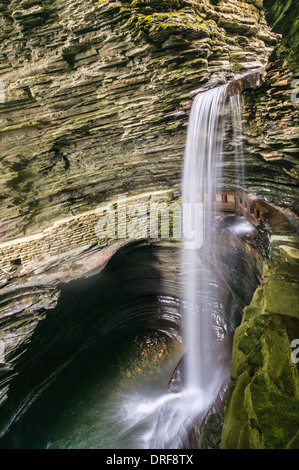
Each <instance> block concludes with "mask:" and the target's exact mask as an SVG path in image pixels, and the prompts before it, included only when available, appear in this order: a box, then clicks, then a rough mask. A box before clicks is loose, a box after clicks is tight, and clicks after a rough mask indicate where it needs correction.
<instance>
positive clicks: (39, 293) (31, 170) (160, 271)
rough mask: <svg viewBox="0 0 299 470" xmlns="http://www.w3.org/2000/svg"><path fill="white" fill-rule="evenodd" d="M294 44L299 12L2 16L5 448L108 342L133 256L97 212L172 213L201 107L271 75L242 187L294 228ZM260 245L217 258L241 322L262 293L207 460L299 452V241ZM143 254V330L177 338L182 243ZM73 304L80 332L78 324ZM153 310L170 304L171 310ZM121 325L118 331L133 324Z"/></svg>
mask: <svg viewBox="0 0 299 470" xmlns="http://www.w3.org/2000/svg"><path fill="white" fill-rule="evenodd" d="M298 28H299V23H298V2H297V0H288V1H283V0H264V2H259V1H249V0H248V1H241V0H230V1H228V0H220V1H218V0H160V1H155V0H132V1H129V0H128V1H112V0H107V1H101V0H100V1H95V0H84V1H82V0H80V1H77V0H59V1H58V0H54V1H52V0H51V1H50V0H44V1H40V0H35V1H31V0H2V1H1V3H0V80H1V84H2V83H3V88H4V94H3V97H2V96H1V95H0V158H1V175H0V186H1V196H0V198H1V220H0V256H1V259H0V296H1V297H0V344H1V345H4V348H3V351H4V358H5V361H4V362H3V363H0V436H1V435H3V434H4V433H5V432H6V431H7V430H8V429H9V428H10V426H11V425H13V423H14V422H16V421H17V420H18V419H19V418H20V417H21V415H22V413H24V412H25V411H26V409H27V408H28V406H29V405H30V403H31V402H32V401H33V400H34V399H35V398H36V396H37V395H38V394H39V393H40V391H41V390H42V389H43V388H44V387H46V386H47V385H48V384H49V383H50V382H51V381H52V380H53V379H55V377H56V376H57V375H58V374H59V372H60V371H61V370H62V369H63V368H64V367H66V365H67V364H69V363H70V362H71V361H72V360H74V359H75V358H76V356H77V354H78V353H79V352H80V350H82V349H83V350H84V348H86V347H87V346H86V345H87V344H90V343H92V341H96V336H97V334H99V335H101V334H102V333H101V332H102V330H103V331H104V330H105V327H104V326H103V322H102V320H101V318H98V316H97V315H99V316H100V317H101V315H102V316H103V318H104V319H105V315H104V312H105V311H106V304H105V303H107V305H108V304H109V298H108V297H109V296H108V295H107V296H106V295H104V297H103V298H101V286H102V288H103V289H104V288H106V286H107V285H108V286H109V289H110V288H111V289H112V287H111V285H112V284H113V282H112V280H113V279H114V274H115V272H117V270H118V264H117V263H118V262H119V263H122V262H124V263H125V261H124V260H126V258H125V257H124V258H123V257H122V253H123V252H124V253H128V254H129V255H130V256H131V253H133V254H132V256H134V253H135V251H134V250H135V245H133V248H132V245H131V244H130V242H131V241H132V240H128V239H126V238H122V239H116V238H115V239H107V238H105V239H100V240H99V239H98V237H97V235H96V233H95V226H96V223H97V221H98V219H99V216H98V214H97V212H96V211H95V209H96V207H97V206H98V204H100V203H103V202H107V201H109V202H111V203H112V204H114V205H115V204H116V201H117V198H118V195H126V197H127V200H128V202H134V201H139V202H142V203H144V204H146V205H149V204H150V203H151V202H166V203H168V204H169V203H172V202H176V201H180V189H181V174H182V164H183V157H184V147H185V141H186V131H187V125H188V117H189V111H190V108H191V105H192V100H193V98H194V97H195V96H196V94H197V93H199V92H201V91H205V90H207V89H209V88H211V87H215V86H217V85H220V84H223V83H226V82H228V81H230V80H233V79H236V78H239V77H240V76H243V75H244V74H246V73H248V72H250V71H254V70H256V69H259V68H260V67H262V66H265V67H266V72H265V74H264V75H263V80H262V83H261V85H260V86H259V87H257V88H255V89H254V90H252V89H250V90H245V91H244V93H243V95H244V106H243V127H244V135H243V138H244V158H245V180H244V187H245V188H246V190H247V191H249V192H251V193H254V194H256V195H257V196H258V197H259V198H260V199H263V200H264V201H266V202H267V203H269V204H271V205H272V206H273V207H275V208H278V209H279V210H283V211H284V214H285V215H286V216H287V217H288V218H289V220H290V222H291V223H292V224H293V226H296V225H297V224H298V215H299V214H298V211H299V209H298V208H299V205H298V181H299V170H298V154H299V142H298V140H299V134H298V106H299V94H298V95H297V94H296V87H297V88H298V84H299V69H298ZM297 80H298V82H297ZM1 89H2V88H1ZM0 91H1V90H0ZM297 96H298V97H297ZM2 98H3V99H2ZM231 147H232V148H230V146H229V145H227V146H226V147H225V149H224V162H223V174H224V184H225V186H226V188H227V189H228V190H234V189H235V187H234V185H235V183H234V171H235V163H234V148H233V146H231ZM133 215H134V214H132V217H133ZM259 236H260V238H261V239H263V240H262V242H261V243H258V244H255V243H254V242H252V241H250V240H247V241H246V240H239V242H238V241H237V242H236V241H234V240H230V239H225V243H226V246H223V247H221V253H222V254H221V260H220V262H221V272H222V274H223V278H224V281H225V283H226V284H227V285H228V286H229V289H230V292H231V293H232V295H233V296H234V299H235V300H236V302H237V304H238V308H239V310H240V311H241V310H242V309H243V307H244V306H245V305H248V304H249V303H250V301H251V298H252V295H253V292H254V290H255V289H256V288H257V291H256V292H255V294H254V296H253V299H252V302H251V304H250V306H247V307H245V310H244V316H243V320H242V323H241V325H240V326H239V328H238V329H237V330H236V334H235V339H234V346H233V359H232V380H231V385H230V389H229V393H228V401H227V405H226V409H225V414H224V425H223V432H222V437H221V438H220V434H221V426H222V423H223V419H222V416H220V417H219V416H217V415H216V416H214V417H212V418H210V420H211V421H210V427H211V428H212V429H213V428H214V427H217V426H216V425H215V423H218V422H220V423H221V426H220V430H219V429H218V435H216V437H215V436H214V438H211V439H209V436H208V437H207V438H206V437H204V438H203V437H202V438H201V441H200V446H201V447H205V446H206V447H209V446H210V442H214V444H213V446H214V447H217V446H221V447H222V448H281V447H288V448H292V447H293V448H296V447H299V443H298V434H296V433H297V430H298V427H299V410H298V398H299V381H298V368H297V365H296V364H294V363H292V362H291V360H290V355H291V352H292V350H291V346H290V342H291V341H292V340H293V339H296V338H299V326H298V322H299V318H298V279H299V274H298V270H299V267H298V239H297V235H296V233H295V230H294V233H293V234H291V235H290V234H287V235H286V234H284V233H281V234H279V233H275V234H273V233H271V230H269V227H268V226H267V224H265V226H262V227H261V229H260V235H259ZM137 238H138V237H137ZM144 243H145V246H146V248H145V252H146V257H145V258H144V257H143V258H142V259H143V262H142V263H141V262H140V265H139V266H140V270H139V271H138V269H137V271H136V272H137V274H136V273H135V272H134V269H133V268H132V267H130V270H131V271H130V273H131V274H130V276H131V277H130V276H129V277H128V279H129V281H128V282H129V284H130V283H131V282H132V283H134V282H135V283H136V282H137V281H136V279H137V278H138V273H139V274H140V276H139V281H140V285H139V287H138V289H137V294H136V295H137V297H138V301H137V300H136V304H138V309H140V312H141V313H140V315H141V316H140V318H141V319H140V325H141V324H142V325H143V327H144V325H146V326H147V327H149V328H158V329H160V330H161V331H164V330H165V331H167V333H168V334H173V336H175V337H178V336H179V333H178V331H179V326H178V325H179V323H180V320H179V316H180V314H179V306H178V305H179V299H180V295H181V288H182V287H181V286H180V285H179V283H177V277H178V271H179V267H178V265H179V255H178V249H179V248H178V247H179V243H178V241H176V240H172V241H165V240H164V241H163V242H161V243H160V244H159V243H158V244H157V246H156V245H155V243H152V242H151V241H148V243H146V242H144ZM142 246H143V245H142ZM137 248H138V247H137ZM122 250H124V251H122ZM151 250H152V251H151ZM137 252H138V249H137ZM138 253H139V252H138ZM236 253H237V254H238V261H237V263H235V265H234V266H232V265H230V259H231V257H230V255H231V254H234V255H236ZM136 256H137V255H136ZM266 258H269V259H268V260H266V261H264V260H265V259H266ZM136 259H138V260H139V258H138V256H137V258H136ZM140 259H141V258H140ZM118 260H119V261H118ZM263 262H264V268H262V265H263ZM109 263H110V264H109ZM111 263H112V264H111ZM107 266H108V270H107ZM109 266H110V267H109ZM111 266H112V267H111ZM263 269H264V271H263ZM262 271H263V272H262ZM102 272H103V276H104V281H101V279H102V278H101V275H102V274H101V273H102ZM105 273H106V274H105ZM107 273H108V274H107ZM111 273H112V274H111ZM132 273H133V274H132ZM105 275H107V276H108V278H109V282H111V283H110V284H109V283H108V281H106V280H105V279H106V278H105ZM88 278H90V279H88ZM125 278H126V274H125V273H123V272H122V273H121V275H119V278H117V276H116V280H117V281H119V279H121V280H123V279H125ZM98 279H99V280H100V281H99V283H98ZM149 280H150V281H149ZM89 282H91V287H88V286H89V284H88V283H89ZM106 282H107V284H106ZM76 283H79V284H76ZM81 283H83V284H82V285H83V287H82V285H81ZM85 283H86V284H85ZM260 283H261V284H260ZM120 284H121V281H120ZM259 284H260V285H259ZM147 285H148V287H145V286H147ZM258 285H259V287H258ZM103 286H104V287H103ZM130 286H131V284H130ZM89 289H91V290H89ZM130 289H131V287H130ZM130 289H129V291H128V292H130ZM91 291H92V292H93V294H92V297H90V299H89V292H91ZM81 292H84V295H85V297H84V295H83V297H82V299H83V300H82V299H81V300H80V302H81V303H82V312H83V314H84V316H85V317H84V318H83V317H82V315H81V316H80V315H78V314H76V315H78V316H76V318H72V304H71V302H76V299H77V298H79V297H80V295H81V294H80V293H81ZM113 292H114V294H113ZM115 292H116V291H114V290H113V289H112V296H113V295H115ZM122 294H123V295H124V302H126V301H127V294H126V293H125V292H124V293H123V291H122ZM77 296H78V297H77ZM97 297H100V298H101V300H99V304H100V307H99V306H98V304H97V300H96V299H97ZM158 297H163V298H165V299H168V300H167V302H165V303H164V304H163V305H164V306H163V307H161V306H160V304H159V302H157V298H158ZM121 298H122V297H121ZM84 299H89V300H88V302H89V301H90V304H89V303H88V302H87V303H88V305H89V307H90V310H88V309H87V307H86V306H85V305H84V302H85V300H84ZM140 299H141V300H140ZM286 299H287V302H286ZM78 302H79V301H78ZM80 302H79V303H80ZM138 302H139V303H138ZM146 302H149V303H148V304H146ZM112 304H113V302H112ZM145 304H146V305H147V306H145V307H144V305H145ZM80 305H81V304H80ZM124 305H125V308H126V307H127V304H125V303H124ZM138 309H137V310H138ZM116 310H117V307H115V308H114V306H112V307H111V310H110V312H112V313H113V312H115V311H116ZM107 311H108V312H109V308H108V310H107ZM150 311H151V312H152V311H155V312H156V317H157V318H158V320H157V318H156V317H155V315H154V317H155V319H154V320H153V319H151V318H150ZM95 312H96V313H95ZM138 312H139V310H138ZM237 313H238V312H236V318H235V319H230V320H231V325H232V330H233V329H234V327H235V326H236V325H237V324H239V323H240V321H241V318H240V312H239V316H238V315H237ZM123 315H124V317H123V318H122V317H117V319H116V320H115V322H116V323H115V324H116V326H113V327H111V329H112V330H113V328H114V327H115V328H116V330H117V331H118V330H119V331H123V330H124V331H125V332H127V330H126V328H127V327H128V325H129V326H130V325H133V324H134V322H131V323H130V322H128V319H127V317H126V315H127V313H123ZM110 320H111V319H110ZM110 320H109V321H110ZM131 320H132V319H131V317H130V321H131ZM93 321H95V328H94V327H93V324H92V322H93ZM118 321H119V324H118V323H117V322H118ZM64 322H65V323H64ZM126 322H127V326H124V325H125V323H126ZM108 323H109V322H108ZM137 323H138V322H137ZM112 324H113V321H112ZM138 325H139V323H138ZM139 327H140V328H141V326H138V328H139ZM132 328H133V326H132ZM136 328H137V327H136ZM138 328H137V329H138ZM47 335H48V336H49V337H51V341H50V342H49V343H48V344H47V345H45V342H46V338H47ZM0 352H1V351H0ZM213 420H214V421H213ZM211 423H212V425H211ZM213 423H214V425H215V426H214V425H213ZM218 427H219V426H218ZM207 429H208V427H207ZM213 432H214V431H211V433H213ZM215 433H216V434H217V432H215ZM202 436H204V434H202ZM220 441H221V444H220ZM204 442H205V443H206V444H203V443H204ZM215 443H216V444H215ZM0 446H1V443H0Z"/></svg>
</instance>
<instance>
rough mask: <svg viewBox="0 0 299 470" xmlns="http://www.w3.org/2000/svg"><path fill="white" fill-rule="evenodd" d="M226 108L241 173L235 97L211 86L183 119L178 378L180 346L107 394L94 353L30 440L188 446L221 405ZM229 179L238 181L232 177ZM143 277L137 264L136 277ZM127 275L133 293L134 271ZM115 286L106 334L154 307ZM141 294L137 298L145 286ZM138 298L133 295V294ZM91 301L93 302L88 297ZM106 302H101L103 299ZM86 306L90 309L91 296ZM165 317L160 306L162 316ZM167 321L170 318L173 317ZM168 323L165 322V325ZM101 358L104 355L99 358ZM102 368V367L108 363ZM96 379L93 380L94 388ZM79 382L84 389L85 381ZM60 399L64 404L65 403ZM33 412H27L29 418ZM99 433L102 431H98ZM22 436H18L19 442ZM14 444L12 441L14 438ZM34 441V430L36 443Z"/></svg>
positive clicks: (225, 353)
mask: <svg viewBox="0 0 299 470" xmlns="http://www.w3.org/2000/svg"><path fill="white" fill-rule="evenodd" d="M229 105H231V110H232V117H231V124H232V129H233V132H232V138H233V139H234V141H235V146H236V147H235V148H236V151H235V156H236V160H237V162H238V163H237V164H236V172H237V173H238V174H240V175H242V171H241V169H242V167H243V164H242V149H241V146H240V144H241V140H242V139H241V137H242V135H241V117H240V100H239V98H238V97H237V98H230V99H229V98H228V87H227V86H226V85H225V86H222V87H219V88H215V89H213V90H210V91H207V92H205V93H201V94H199V95H198V96H197V97H196V98H195V100H194V104H193V106H192V110H191V114H190V121H189V127H188V135H187V141H186V151H185V162H184V172H183V191H182V196H183V201H182V202H183V215H184V217H183V235H184V239H183V240H182V244H181V247H182V249H181V262H182V275H183V279H182V287H183V289H182V290H184V292H185V297H184V298H183V299H182V309H181V310H182V312H181V313H182V318H183V320H184V328H183V340H184V341H183V343H184V349H185V354H184V355H183V360H181V361H180V362H179V365H178V366H177V368H176V372H177V371H178V376H179V377H180V380H178V383H177V385H176V386H175V387H173V383H174V382H173V380H174V377H176V372H175V373H174V374H173V376H172V379H173V380H172V381H171V386H170V387H168V381H169V376H170V374H172V373H173V372H172V371H173V368H174V364H177V361H178V359H179V357H180V356H181V354H182V349H181V347H180V348H179V349H178V350H177V351H176V352H175V354H174V356H172V357H171V358H169V361H168V362H167V363H165V364H164V366H163V367H162V368H161V370H160V371H158V370H156V372H155V374H156V376H155V380H152V378H151V377H146V380H140V381H136V382H137V383H136V384H135V385H134V388H131V387H129V389H127V388H126V387H124V388H121V386H120V388H119V389H118V387H117V386H116V387H115V390H113V392H111V390H108V388H109V383H108V384H106V379H107V375H106V373H104V375H103V377H104V376H105V385H102V382H101V380H102V379H101V377H102V376H101V374H100V376H99V377H98V378H97V379H96V380H95V382H93V379H94V377H95V376H97V371H98V360H99V356H98V355H97V356H96V359H95V360H94V362H93V361H92V363H91V364H90V369H89V367H87V368H86V380H87V384H88V383H89V377H90V385H86V384H85V386H84V387H83V389H82V395H81V390H80V391H79V390H78V392H80V393H79V395H78V397H79V398H78V397H77V396H76V394H75V395H74V396H75V398H73V401H72V400H70V403H68V404H67V406H66V408H64V414H61V410H58V412H59V417H58V419H57V420H56V419H54V420H53V421H55V423H54V424H53V427H52V425H51V420H52V413H49V415H50V416H49V425H48V426H49V428H48V431H47V432H46V435H44V436H41V437H38V438H37V439H38V440H39V439H40V438H41V440H42V441H43V442H44V441H45V442H46V447H50V448H55V446H56V445H58V447H61V448H65V447H72V446H74V445H76V446H78V448H80V447H81V448H88V447H92V448H93V447H97V446H108V448H113V449H115V448H128V447H129V448H131V449H132V448H140V449H144V448H145V449H182V448H190V447H192V442H193V441H192V439H193V436H194V435H195V436H196V435H198V429H199V428H200V426H201V424H202V423H203V421H204V420H205V418H206V417H207V416H208V415H209V414H210V413H212V412H217V411H218V410H220V409H221V407H222V406H223V402H222V401H221V400H222V399H223V396H224V393H225V389H226V385H227V384H228V380H229V375H230V339H229V340H228V341H227V339H228V335H227V330H228V323H227V318H226V313H227V312H228V311H229V309H230V308H232V307H233V308H234V301H233V300H232V296H229V295H228V287H227V286H226V285H224V282H223V281H222V280H221V278H220V276H219V275H218V272H217V258H218V253H219V247H221V241H220V234H219V233H218V218H219V214H218V212H217V204H216V199H217V198H216V195H217V192H219V191H220V190H221V184H222V183H221V180H222V177H221V171H222V170H221V168H222V164H221V163H222V153H223V152H222V150H223V143H224V138H225V137H226V136H227V133H226V130H227V126H226V120H227V117H228V114H229V109H230V106H229ZM240 178H242V176H241V177H240ZM236 181H237V183H238V184H240V183H239V181H240V180H239V179H238V178H237V179H236ZM237 228H238V226H237ZM144 256H145V252H143V255H142V258H138V257H137V260H139V261H140V259H142V260H143V263H145V264H146V266H147V267H148V266H149V260H147V259H146V261H145V260H144ZM150 257H151V255H150ZM150 259H151V258H150ZM130 260H131V261H132V263H133V266H135V264H134V258H133V259H132V258H130ZM115 266H116V267H117V270H116V271H114V270H113V265H111V264H110V268H111V269H112V271H111V272H112V273H113V275H112V276H111V272H110V275H109V270H108V272H107V273H106V275H107V278H105V276H104V278H103V279H102V282H103V284H101V285H102V287H103V286H108V293H107V297H105V296H104V299H109V286H110V279H111V277H112V278H113V279H114V282H115V272H116V273H117V272H118V268H119V267H121V266H122V263H121V262H120V261H119V259H118V260H115ZM142 266H143V265H141V268H142ZM126 269H128V267H127V268H126ZM142 271H143V268H142V269H141V271H139V272H142ZM123 272H130V269H129V271H120V273H121V274H122V273H123ZM137 272H138V271H137ZM132 273H133V274H132V275H133V278H132V279H134V282H133V285H134V289H135V287H136V284H135V275H136V267H135V268H134V270H133V271H132ZM105 279H106V280H105ZM130 279H131V278H130V277H129V280H130ZM146 279H147V278H146ZM106 282H107V284H106ZM121 285H122V284H121V283H120V286H119V287H120V290H118V291H117V292H118V293H119V294H118V295H121V300H124V302H123V303H124V304H125V305H122V308H121V309H120V312H119V313H117V314H116V315H115V316H114V315H109V321H108V320H107V323H106V320H105V321H104V320H101V319H99V320H98V321H99V326H101V331H102V329H103V330H105V332H106V334H107V332H109V331H115V330H117V329H118V328H120V329H121V326H122V325H123V324H126V322H128V320H129V318H131V316H132V317H134V320H135V321H136V312H139V308H141V313H142V314H144V313H145V316H147V314H148V310H155V303H154V304H152V303H150V304H148V299H147V302H146V309H145V310H146V312H144V305H142V307H139V303H138V302H137V301H136V302H137V303H136V305H138V309H137V310H136V309H135V308H136V307H135V308H133V310H131V309H130V308H129V307H127V305H126V301H127V296H128V292H127V288H128V286H127V285H126V288H125V289H124V290H122V289H121ZM130 285H131V283H130ZM93 289H95V290H96V292H97V291H98V284H94V286H93V287H92V289H91V291H90V292H93ZM140 289H141V291H140V292H141V293H142V294H143V293H144V290H143V284H142V285H141V287H140ZM102 290H105V289H102ZM138 292H139V291H138ZM145 292H147V290H145ZM137 297H138V298H139V295H137ZM141 297H142V296H141ZM84 298H85V297H84V296H83V299H84ZM93 298H94V297H93V296H91V299H93ZM134 298H135V297H134ZM142 298H143V297H142ZM103 302H104V304H105V301H104V300H103ZM109 302H110V301H109ZM109 302H108V303H109ZM162 302H163V300H160V305H161V304H162ZM164 302H165V299H164ZM62 305H64V304H62ZM67 305H68V304H67ZM79 305H80V304H79ZM90 305H91V306H92V308H95V309H96V307H95V306H94V304H93V301H92V300H91V303H90ZM96 305H97V304H96ZM110 307H111V308H112V310H111V311H112V312H116V311H117V310H118V303H117V302H116V305H114V303H113V302H112V303H111V306H110ZM233 308H232V310H233ZM122 309H123V310H122ZM99 311H101V309H100V310H99ZM170 311H171V310H169V309H167V312H168V315H169V312H170ZM108 312H109V311H108ZM80 313H81V311H80ZM159 315H160V314H159ZM137 316H138V315H137ZM141 316H142V315H141ZM99 317H101V315H100V316H99ZM171 318H173V317H172V316H171ZM102 321H103V324H102V323H101V322H102ZM168 321H169V318H168ZM166 324H167V322H166V323H163V325H164V326H165V327H166ZM170 324H172V320H171V321H170ZM174 324H176V321H175V322H174ZM160 325H161V324H160ZM97 331H98V330H97ZM167 331H169V330H167V327H166V330H165V332H167ZM175 331H177V330H175ZM178 334H179V332H178ZM104 337H105V335H104ZM122 353H123V350H122ZM100 356H102V353H101V354H100ZM108 356H109V354H108ZM101 360H103V359H102V358H101ZM83 363H84V362H83ZM102 367H103V366H102ZM79 369H80V370H79V371H78V373H79V375H76V374H74V378H73V379H72V380H73V382H71V384H72V383H74V384H77V382H78V381H79V380H78V377H79V376H80V380H81V377H82V372H81V368H80V367H79ZM100 369H101V367H100ZM104 371H106V368H105V367H104ZM69 377H72V374H71V375H70V376H66V377H65V379H64V380H65V381H66V383H67V387H68V388H67V390H70V389H72V390H73V389H74V390H73V391H75V390H76V386H75V385H74V387H73V386H72V385H71V386H70V384H69ZM99 380H100V382H98V381H99ZM83 382H84V383H85V381H84V380H83ZM62 383H63V380H62ZM99 383H100V384H101V386H99ZM106 388H107V394H106V392H105V389H106ZM173 390H175V391H173ZM49 393H50V391H49ZM51 393H52V392H51ZM101 393H102V394H103V396H102V395H101ZM64 395H65V392H64V388H63V387H62V396H63V397H64ZM48 396H49V395H48ZM58 396H59V394H58ZM86 397H87V398H86ZM63 400H64V398H63ZM67 401H69V397H68V400H67ZM57 402H59V400H57ZM43 403H44V405H45V406H46V407H47V408H48V400H47V395H46V398H45V402H42V403H40V404H37V409H39V406H40V407H42V406H44V405H43ZM218 405H220V408H218ZM41 409H42V408H41ZM76 410H77V411H76ZM34 413H35V412H34V411H33V419H34ZM61 418H63V419H61ZM56 421H61V426H62V428H60V427H59V426H58V431H57V430H56V424H57V423H56ZM29 422H30V424H29V430H30V428H31V427H32V424H31V423H32V421H31V418H30V417H29ZM33 427H34V425H33ZM106 427H107V430H106V429H104V430H103V428H106ZM108 428H109V429H108ZM194 430H195V433H194ZM21 434H22V425H21ZM41 434H42V433H41ZM17 436H18V434H17ZM27 437H28V436H27V435H26V433H25V442H26V439H27ZM14 439H15V437H13V440H14ZM35 439H36V437H34V433H33V440H35ZM29 441H30V432H29ZM0 446H1V444H0ZM119 446H120V447H119ZM105 448H107V447H105Z"/></svg>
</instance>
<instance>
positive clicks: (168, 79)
mask: <svg viewBox="0 0 299 470" xmlns="http://www.w3.org/2000/svg"><path fill="white" fill-rule="evenodd" d="M0 22H1V45H0V57H1V65H0V71H1V80H3V82H4V85H5V103H4V104H0V107H1V121H0V125H1V155H2V157H1V168H2V171H1V179H0V185H1V204H2V225H1V237H2V240H7V239H12V238H15V237H20V236H22V235H24V234H26V235H28V234H30V233H35V232H38V231H40V229H42V228H45V227H47V226H49V225H51V222H52V221H54V220H57V219H59V218H61V217H66V216H68V215H73V214H78V213H80V212H83V211H86V210H91V209H93V208H94V207H95V206H96V204H97V203H98V202H102V201H103V200H108V199H111V198H113V197H114V196H115V195H116V194H120V193H122V194H123V193H124V194H132V193H135V194H136V193H142V192H144V191H146V192H148V191H152V190H162V189H169V188H175V187H178V186H179V185H180V175H181V166H182V165H181V164H182V156H183V153H184V144H185V136H186V125H187V119H188V116H187V113H186V111H188V109H189V108H190V99H191V96H192V94H191V95H190V93H191V92H194V90H196V89H199V88H202V89H204V88H205V87H210V86H215V85H216V84H218V83H223V82H224V81H226V80H229V79H230V78H232V77H233V76H235V75H236V74H237V73H242V72H246V71H247V70H251V69H253V68H257V67H258V66H260V65H262V64H264V63H265V62H266V61H267V58H268V56H269V53H270V51H271V49H272V48H273V46H274V44H275V43H276V39H277V35H275V34H273V33H271V32H270V29H269V27H268V26H267V24H266V22H265V19H264V15H263V13H262V12H261V11H260V10H258V9H257V8H255V7H254V6H253V5H250V4H248V3H244V2H242V3H241V2H239V1H237V0H234V1H230V2H224V1H221V2H210V1H209V0H202V1H199V0H197V1H189V0H183V1H179V0H178V1H171V2H168V1H167V2H166V1H162V2H154V1H147V2H145V1H137V0H134V1H132V2H114V1H105V2H103V1H99V2H92V1H91V0H85V1H83V2H82V1H73V0H72V1H70V0H63V1H59V2H58V1H54V2H52V1H43V2H41V1H34V2H30V1H26V2H24V1H21V0H20V1H4V2H2V3H1V5H0Z"/></svg>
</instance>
